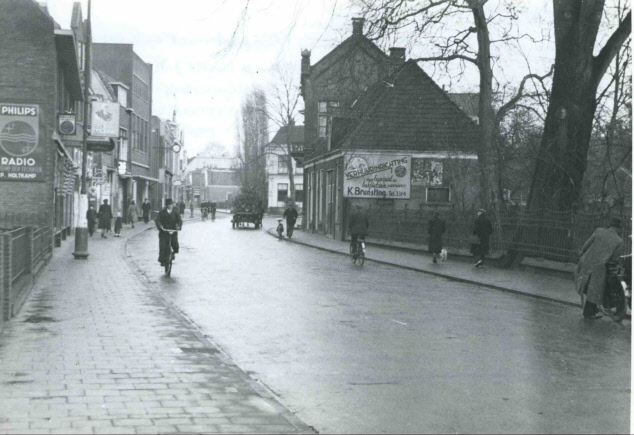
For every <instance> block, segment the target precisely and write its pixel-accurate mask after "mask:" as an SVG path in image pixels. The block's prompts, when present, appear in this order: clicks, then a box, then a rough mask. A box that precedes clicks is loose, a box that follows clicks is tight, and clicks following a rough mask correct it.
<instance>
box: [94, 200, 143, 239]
mask: <svg viewBox="0 0 634 435" xmlns="http://www.w3.org/2000/svg"><path fill="white" fill-rule="evenodd" d="M151 211H152V205H151V204H150V201H148V199H147V198H145V200H144V201H143V204H141V213H142V218H143V222H145V223H146V224H147V223H148V222H149V221H150V212H151ZM127 218H128V222H129V223H130V224H131V228H134V223H135V222H138V221H139V211H138V209H137V206H136V202H135V201H130V204H129V206H128V210H127ZM86 220H87V221H88V233H89V234H90V236H91V237H92V235H93V234H94V233H95V227H96V228H97V229H99V230H101V238H103V239H106V238H108V235H109V234H110V232H111V231H112V223H113V221H114V236H115V237H121V229H122V228H123V218H122V213H121V212H120V211H119V212H117V217H116V218H115V217H114V214H113V212H112V207H111V206H110V204H108V200H107V199H104V200H103V203H102V204H101V205H100V206H99V211H96V210H95V207H94V206H93V205H90V207H89V209H88V211H87V212H86Z"/></svg>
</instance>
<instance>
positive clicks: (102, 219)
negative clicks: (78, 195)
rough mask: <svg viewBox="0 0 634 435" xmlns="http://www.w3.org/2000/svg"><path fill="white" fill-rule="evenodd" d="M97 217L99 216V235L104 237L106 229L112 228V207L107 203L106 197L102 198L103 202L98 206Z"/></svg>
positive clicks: (108, 230)
mask: <svg viewBox="0 0 634 435" xmlns="http://www.w3.org/2000/svg"><path fill="white" fill-rule="evenodd" d="M97 217H98V218H99V229H100V230H101V237H103V238H104V239H106V238H107V237H106V231H107V232H110V229H111V228H112V208H110V205H108V200H107V199H104V200H103V204H101V205H100V206H99V213H97Z"/></svg>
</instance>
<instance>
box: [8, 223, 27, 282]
mask: <svg viewBox="0 0 634 435" xmlns="http://www.w3.org/2000/svg"><path fill="white" fill-rule="evenodd" d="M5 234H7V235H8V237H9V238H10V240H11V254H12V255H11V281H12V282H15V281H16V280H17V279H18V278H20V277H21V276H22V275H23V274H24V273H27V272H28V271H29V268H30V267H31V258H30V251H31V249H30V246H29V244H30V240H29V234H28V233H27V229H26V228H24V227H22V228H18V229H15V230H12V231H7V232H6V233H5Z"/></svg>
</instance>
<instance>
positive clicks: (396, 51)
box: [390, 47, 405, 64]
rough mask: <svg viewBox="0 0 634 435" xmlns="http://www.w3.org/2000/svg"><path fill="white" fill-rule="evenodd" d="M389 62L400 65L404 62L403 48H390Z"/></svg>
mask: <svg viewBox="0 0 634 435" xmlns="http://www.w3.org/2000/svg"><path fill="white" fill-rule="evenodd" d="M390 60H391V61H392V63H395V64H402V63H404V62H405V48H403V47H390Z"/></svg>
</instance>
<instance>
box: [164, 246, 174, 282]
mask: <svg viewBox="0 0 634 435" xmlns="http://www.w3.org/2000/svg"><path fill="white" fill-rule="evenodd" d="M172 256H173V254H172V252H171V249H170V254H169V257H168V258H167V261H166V262H165V275H167V276H170V275H171V274H172Z"/></svg>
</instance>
